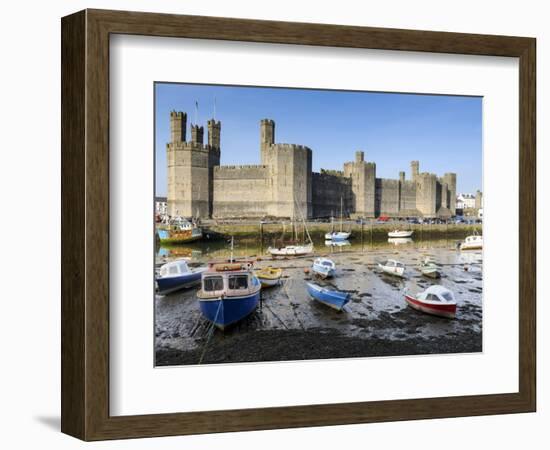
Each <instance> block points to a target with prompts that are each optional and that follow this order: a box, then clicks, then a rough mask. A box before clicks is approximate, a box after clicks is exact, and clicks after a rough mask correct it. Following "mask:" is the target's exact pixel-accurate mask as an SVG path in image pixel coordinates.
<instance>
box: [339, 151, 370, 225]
mask: <svg viewBox="0 0 550 450" xmlns="http://www.w3.org/2000/svg"><path fill="white" fill-rule="evenodd" d="M344 175H345V176H347V177H350V178H351V192H352V197H353V198H354V199H355V201H354V203H355V207H354V208H353V209H354V213H355V214H356V215H357V216H360V217H375V215H376V209H375V202H376V164H374V163H371V162H365V152H363V151H357V152H355V161H353V162H347V163H345V164H344Z"/></svg>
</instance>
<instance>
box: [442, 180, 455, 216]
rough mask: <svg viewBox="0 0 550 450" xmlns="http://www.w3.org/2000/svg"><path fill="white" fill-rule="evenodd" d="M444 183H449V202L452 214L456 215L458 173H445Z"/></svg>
mask: <svg viewBox="0 0 550 450" xmlns="http://www.w3.org/2000/svg"><path fill="white" fill-rule="evenodd" d="M443 183H446V184H447V203H448V208H449V211H450V212H451V215H453V216H454V215H456V173H446V174H445V175H443Z"/></svg>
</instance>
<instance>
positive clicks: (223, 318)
mask: <svg viewBox="0 0 550 450" xmlns="http://www.w3.org/2000/svg"><path fill="white" fill-rule="evenodd" d="M261 288H262V287H261V284H260V280H258V278H257V277H256V276H255V275H254V273H253V272H252V262H251V261H240V262H234V261H232V260H230V261H229V262H227V263H211V264H210V266H209V268H208V270H207V271H206V272H204V273H203V274H202V288H201V290H200V291H199V292H198V294H197V297H198V298H199V306H200V309H201V312H202V315H203V316H204V317H205V318H206V319H207V320H209V321H210V322H212V323H213V324H214V325H215V326H216V327H218V328H220V329H221V330H223V329H225V328H226V327H228V326H229V325H232V324H234V323H236V322H238V321H239V320H241V319H243V318H245V317H246V316H248V315H249V314H250V313H251V312H253V311H254V310H255V309H256V306H258V303H259V301H260V290H261Z"/></svg>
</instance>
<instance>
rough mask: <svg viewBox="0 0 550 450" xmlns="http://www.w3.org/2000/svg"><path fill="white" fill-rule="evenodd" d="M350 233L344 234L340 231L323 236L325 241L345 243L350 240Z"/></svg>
mask: <svg viewBox="0 0 550 450" xmlns="http://www.w3.org/2000/svg"><path fill="white" fill-rule="evenodd" d="M350 235H351V233H346V232H344V231H340V232H337V233H327V234H325V240H327V241H346V240H348V239H349V238H350Z"/></svg>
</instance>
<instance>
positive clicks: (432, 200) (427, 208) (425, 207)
mask: <svg viewBox="0 0 550 450" xmlns="http://www.w3.org/2000/svg"><path fill="white" fill-rule="evenodd" d="M436 203H437V177H436V176H435V174H433V173H420V174H417V175H416V209H418V210H419V211H420V212H421V213H422V214H423V215H424V216H425V217H435V215H436V213H437V206H436Z"/></svg>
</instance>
